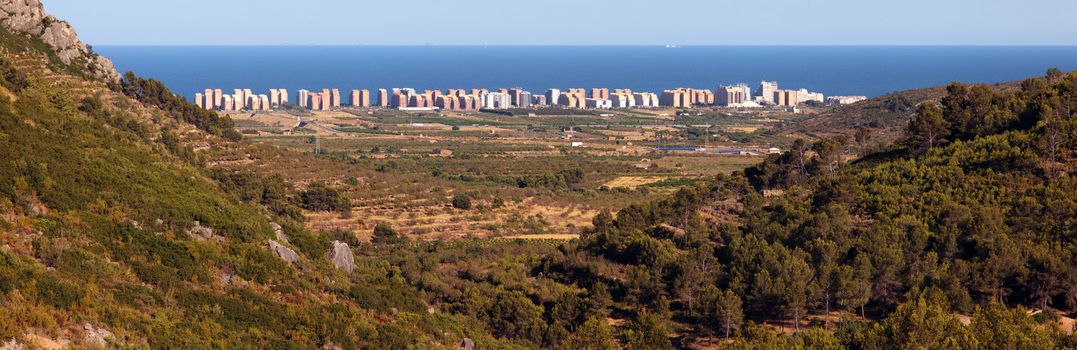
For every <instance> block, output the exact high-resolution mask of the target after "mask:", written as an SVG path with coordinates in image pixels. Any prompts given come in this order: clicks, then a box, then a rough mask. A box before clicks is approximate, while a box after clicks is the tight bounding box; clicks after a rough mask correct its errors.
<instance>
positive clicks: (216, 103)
mask: <svg viewBox="0 0 1077 350" xmlns="http://www.w3.org/2000/svg"><path fill="white" fill-rule="evenodd" d="M223 102H224V91H222V90H221V89H213V108H221V104H222V103H223Z"/></svg>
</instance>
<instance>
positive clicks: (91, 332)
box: [82, 322, 115, 348]
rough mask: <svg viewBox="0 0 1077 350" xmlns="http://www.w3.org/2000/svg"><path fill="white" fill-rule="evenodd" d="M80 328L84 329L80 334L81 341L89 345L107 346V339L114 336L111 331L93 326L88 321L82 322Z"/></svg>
mask: <svg viewBox="0 0 1077 350" xmlns="http://www.w3.org/2000/svg"><path fill="white" fill-rule="evenodd" d="M82 329H83V330H84V331H86V333H85V334H84V335H83V336H82V342H83V344H86V345H89V346H94V347H99V348H104V347H107V346H108V341H109V340H110V339H113V338H114V337H115V336H113V335H112V332H109V331H108V330H107V329H104V328H98V327H94V325H92V324H90V323H89V322H87V323H83V324H82Z"/></svg>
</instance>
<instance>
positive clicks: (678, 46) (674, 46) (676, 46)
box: [666, 45, 681, 49]
mask: <svg viewBox="0 0 1077 350" xmlns="http://www.w3.org/2000/svg"><path fill="white" fill-rule="evenodd" d="M666 48H667V49H679V48H681V46H680V45H666Z"/></svg>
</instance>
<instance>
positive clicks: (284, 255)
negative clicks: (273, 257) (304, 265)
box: [269, 239, 299, 263]
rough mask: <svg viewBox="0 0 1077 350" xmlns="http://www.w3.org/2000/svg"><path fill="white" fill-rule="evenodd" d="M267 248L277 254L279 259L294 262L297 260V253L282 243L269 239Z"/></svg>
mask: <svg viewBox="0 0 1077 350" xmlns="http://www.w3.org/2000/svg"><path fill="white" fill-rule="evenodd" d="M269 250H271V251H273V253H274V254H277V256H278V257H280V258H281V260H284V261H287V262H290V263H295V262H296V261H299V254H296V253H295V251H294V250H292V248H288V247H285V246H284V245H282V244H280V243H277V241H274V240H272V239H271V240H269Z"/></svg>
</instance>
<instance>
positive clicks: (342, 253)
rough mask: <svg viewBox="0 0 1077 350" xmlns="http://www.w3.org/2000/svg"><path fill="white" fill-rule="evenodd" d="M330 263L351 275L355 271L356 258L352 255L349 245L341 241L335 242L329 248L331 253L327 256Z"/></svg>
mask: <svg viewBox="0 0 1077 350" xmlns="http://www.w3.org/2000/svg"><path fill="white" fill-rule="evenodd" d="M326 258H328V259H329V261H332V262H333V266H336V267H337V268H338V269H341V270H344V271H347V272H348V273H351V272H352V270H355V256H353V255H352V248H351V247H349V246H348V244H347V243H344V242H341V241H333V244H332V245H331V246H330V247H329V253H328V254H327V255H326Z"/></svg>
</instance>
